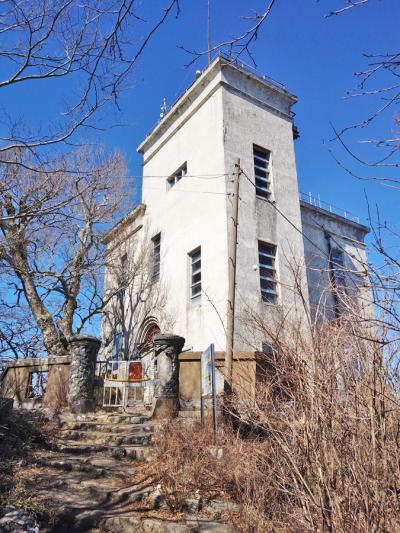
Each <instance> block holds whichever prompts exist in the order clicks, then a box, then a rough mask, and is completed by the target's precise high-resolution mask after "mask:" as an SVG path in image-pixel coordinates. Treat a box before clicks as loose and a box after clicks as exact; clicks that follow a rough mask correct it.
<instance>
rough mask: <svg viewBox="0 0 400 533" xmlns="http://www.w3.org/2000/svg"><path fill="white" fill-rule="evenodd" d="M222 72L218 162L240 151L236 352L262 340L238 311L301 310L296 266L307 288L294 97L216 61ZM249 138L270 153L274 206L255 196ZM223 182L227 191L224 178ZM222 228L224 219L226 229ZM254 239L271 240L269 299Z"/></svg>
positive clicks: (267, 318) (264, 316)
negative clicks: (272, 294) (272, 298)
mask: <svg viewBox="0 0 400 533" xmlns="http://www.w3.org/2000/svg"><path fill="white" fill-rule="evenodd" d="M223 75H224V78H225V79H226V81H227V85H225V86H224V89H225V90H224V93H223V115H224V153H225V168H226V172H228V171H229V170H230V169H232V167H233V165H234V162H235V159H236V158H237V157H240V164H241V167H242V169H243V171H244V173H245V175H242V177H241V180H240V194H239V196H240V203H239V215H238V216H239V225H238V249H237V274H236V324H235V342H234V347H235V349H236V350H238V351H247V350H249V349H251V350H261V345H262V342H263V341H264V340H265V339H263V338H261V336H260V337H259V336H258V334H257V332H256V331H254V329H251V328H250V330H249V328H248V327H246V326H245V325H244V319H245V317H246V316H248V314H249V313H252V314H254V315H257V316H258V317H259V320H260V321H264V322H265V323H266V324H268V323H271V320H272V319H273V318H276V316H277V312H279V308H280V307H281V306H282V307H283V308H284V310H285V312H288V311H289V312H290V313H291V314H292V315H293V316H296V317H297V318H298V317H301V316H303V315H304V312H303V306H302V302H301V300H300V298H298V296H297V294H296V292H295V291H294V290H293V288H294V285H295V280H294V273H293V267H294V266H295V265H299V267H300V268H299V272H300V275H301V276H302V285H303V290H304V293H305V294H306V295H307V280H306V274H305V268H304V249H303V242H302V238H301V235H300V233H299V232H298V231H296V229H295V228H294V227H293V225H294V226H296V227H297V228H300V229H301V217H300V205H299V196H298V185H297V172H296V161H295V153H294V142H293V131H292V116H291V114H290V108H291V105H293V103H295V98H294V97H293V96H292V95H289V94H287V93H285V92H284V91H279V90H277V89H275V90H273V89H271V88H270V87H268V85H266V84H263V83H262V82H261V81H259V80H257V79H252V78H251V76H245V75H239V74H238V73H237V72H236V71H235V70H233V69H230V68H228V67H224V68H223ZM254 144H255V145H257V146H261V147H262V148H264V149H266V150H268V151H269V152H270V176H271V197H270V199H271V201H272V202H273V205H271V204H270V203H268V202H266V201H265V200H264V199H262V198H259V197H257V195H256V190H255V187H254V183H255V174H254V161H253V145H254ZM227 188H228V191H231V190H232V184H231V183H230V182H228V186H227ZM277 209H278V210H279V211H280V212H281V213H283V215H284V216H285V217H287V219H289V220H290V221H291V224H290V223H288V222H287V220H285V218H284V217H283V216H282V215H281V214H280V213H278V211H277ZM230 217H231V203H228V216H227V220H228V224H229V221H230ZM229 230H230V227H229V225H228V228H227V232H229ZM258 241H264V242H266V243H269V244H273V245H276V247H277V258H276V272H277V274H276V277H277V281H278V287H277V289H278V299H277V303H276V305H275V304H270V303H266V302H264V301H263V300H262V298H261V292H260V280H259V270H258V264H259V258H258Z"/></svg>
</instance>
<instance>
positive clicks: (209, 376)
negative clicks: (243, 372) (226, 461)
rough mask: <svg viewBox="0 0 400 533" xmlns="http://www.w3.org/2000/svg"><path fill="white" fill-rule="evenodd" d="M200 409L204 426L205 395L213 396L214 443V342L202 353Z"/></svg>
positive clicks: (215, 394) (215, 413)
mask: <svg viewBox="0 0 400 533" xmlns="http://www.w3.org/2000/svg"><path fill="white" fill-rule="evenodd" d="M200 373H201V375H200V384H201V390H200V409H201V425H202V426H203V427H204V397H205V396H211V397H212V415H213V428H214V443H216V439H217V391H216V383H215V353H214V344H210V346H209V347H208V348H207V349H206V350H204V352H203V353H202V354H201V361H200Z"/></svg>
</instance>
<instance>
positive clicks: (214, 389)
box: [211, 344, 218, 444]
mask: <svg viewBox="0 0 400 533" xmlns="http://www.w3.org/2000/svg"><path fill="white" fill-rule="evenodd" d="M211 388H212V411H213V429H214V444H216V441H217V429H218V425H217V387H216V383H215V351H214V344H211Z"/></svg>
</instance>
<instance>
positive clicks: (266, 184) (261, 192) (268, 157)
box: [252, 143, 274, 201]
mask: <svg viewBox="0 0 400 533" xmlns="http://www.w3.org/2000/svg"><path fill="white" fill-rule="evenodd" d="M257 152H258V154H257ZM252 156H253V172H254V186H255V190H256V197H257V198H261V199H262V200H269V201H273V198H274V192H273V178H272V151H271V150H268V149H267V148H263V147H262V146H260V145H258V144H254V143H253V150H252ZM264 156H265V157H264ZM256 159H257V160H258V161H259V162H260V163H261V165H260V164H257V162H256ZM264 163H265V167H264V166H263V164H264ZM257 172H258V174H257ZM262 173H264V174H265V176H262V175H261V174H262Z"/></svg>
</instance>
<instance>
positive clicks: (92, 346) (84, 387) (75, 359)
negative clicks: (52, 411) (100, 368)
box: [68, 335, 101, 414]
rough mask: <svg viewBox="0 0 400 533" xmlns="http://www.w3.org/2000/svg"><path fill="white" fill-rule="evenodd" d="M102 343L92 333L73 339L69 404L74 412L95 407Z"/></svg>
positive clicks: (79, 412) (82, 411)
mask: <svg viewBox="0 0 400 533" xmlns="http://www.w3.org/2000/svg"><path fill="white" fill-rule="evenodd" d="M100 344H101V343H100V341H99V340H98V339H96V337H91V336H90V335H87V336H85V335H78V336H76V337H74V338H73V339H72V341H71V367H70V376H69V391H68V405H69V407H70V409H71V411H72V412H73V413H77V414H81V413H87V412H88V411H93V409H94V378H95V370H96V357H97V353H98V351H99V348H100Z"/></svg>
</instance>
